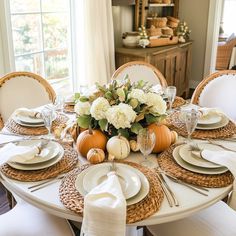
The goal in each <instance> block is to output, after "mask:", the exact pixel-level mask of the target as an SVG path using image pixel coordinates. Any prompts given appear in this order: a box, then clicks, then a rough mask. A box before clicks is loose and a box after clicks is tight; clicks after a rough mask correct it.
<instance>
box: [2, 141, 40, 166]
mask: <svg viewBox="0 0 236 236" xmlns="http://www.w3.org/2000/svg"><path fill="white" fill-rule="evenodd" d="M38 153H39V148H38V147H37V146H17V145H15V144H13V143H8V144H6V145H5V146H4V147H3V148H1V149H0V164H3V163H5V162H7V161H15V162H25V161H28V160H31V159H33V158H34V157H35V155H36V154H38Z"/></svg>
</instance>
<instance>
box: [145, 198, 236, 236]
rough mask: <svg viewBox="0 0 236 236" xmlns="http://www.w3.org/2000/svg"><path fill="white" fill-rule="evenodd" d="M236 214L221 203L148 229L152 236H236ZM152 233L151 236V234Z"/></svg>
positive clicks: (148, 233)
mask: <svg viewBox="0 0 236 236" xmlns="http://www.w3.org/2000/svg"><path fill="white" fill-rule="evenodd" d="M235 221H236V212H235V211H234V210H233V209H231V208H230V207H229V206H228V205H227V204H226V203H224V202H222V201H219V202H217V203H216V204H214V205H213V206H211V207H209V208H207V209H205V210H202V211H200V212H199V213H196V214H194V215H192V216H190V217H187V218H184V219H181V220H176V221H173V222H169V223H163V224H159V225H153V226H148V227H147V230H148V232H147V235H152V236H173V235H174V236H187V235H191V236H199V235H201V236H234V235H236V224H235ZM150 233H151V234H150Z"/></svg>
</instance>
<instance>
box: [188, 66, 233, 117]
mask: <svg viewBox="0 0 236 236" xmlns="http://www.w3.org/2000/svg"><path fill="white" fill-rule="evenodd" d="M235 89H236V71H235V70H224V71H220V72H215V73H213V74H211V75H209V76H207V77H206V78H205V79H204V80H202V81H201V82H200V83H199V84H198V86H197V88H196V89H195V91H194V93H193V95H192V98H191V102H192V103H194V104H197V105H199V106H202V107H215V108H219V109H220V110H222V111H223V112H224V113H225V114H226V115H227V116H228V117H229V118H231V119H232V120H233V121H236V102H235V101H236V93H235Z"/></svg>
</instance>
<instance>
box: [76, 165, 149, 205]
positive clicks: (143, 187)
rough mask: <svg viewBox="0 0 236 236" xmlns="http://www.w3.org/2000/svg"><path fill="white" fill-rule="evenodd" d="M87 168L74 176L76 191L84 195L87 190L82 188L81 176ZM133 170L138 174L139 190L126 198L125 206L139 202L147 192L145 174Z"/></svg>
mask: <svg viewBox="0 0 236 236" xmlns="http://www.w3.org/2000/svg"><path fill="white" fill-rule="evenodd" d="M119 165H124V164H119ZM88 170H89V168H87V169H85V170H83V171H82V172H81V173H80V174H79V175H78V176H77V178H76V181H75V187H76V189H77V190H78V192H79V193H80V194H81V195H83V196H85V195H86V194H87V193H88V192H86V190H85V189H84V186H83V178H84V176H85V175H86V173H87V172H88ZM133 171H134V172H135V173H136V174H137V175H138V176H139V178H140V181H141V188H140V190H139V192H138V193H137V194H136V195H135V196H134V197H132V198H129V199H127V200H126V203H127V206H129V205H132V204H135V203H138V202H140V201H141V200H143V199H144V198H145V197H146V196H147V194H148V193H149V182H148V180H147V178H146V176H145V175H144V174H143V173H142V172H141V171H139V170H138V169H135V168H134V169H133Z"/></svg>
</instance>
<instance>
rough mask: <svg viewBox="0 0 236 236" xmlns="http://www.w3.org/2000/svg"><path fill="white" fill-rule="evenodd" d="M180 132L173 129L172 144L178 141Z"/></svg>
mask: <svg viewBox="0 0 236 236" xmlns="http://www.w3.org/2000/svg"><path fill="white" fill-rule="evenodd" d="M178 137H179V136H178V133H177V132H176V131H174V130H173V131H171V144H172V143H175V142H176V141H177V139H178Z"/></svg>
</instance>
